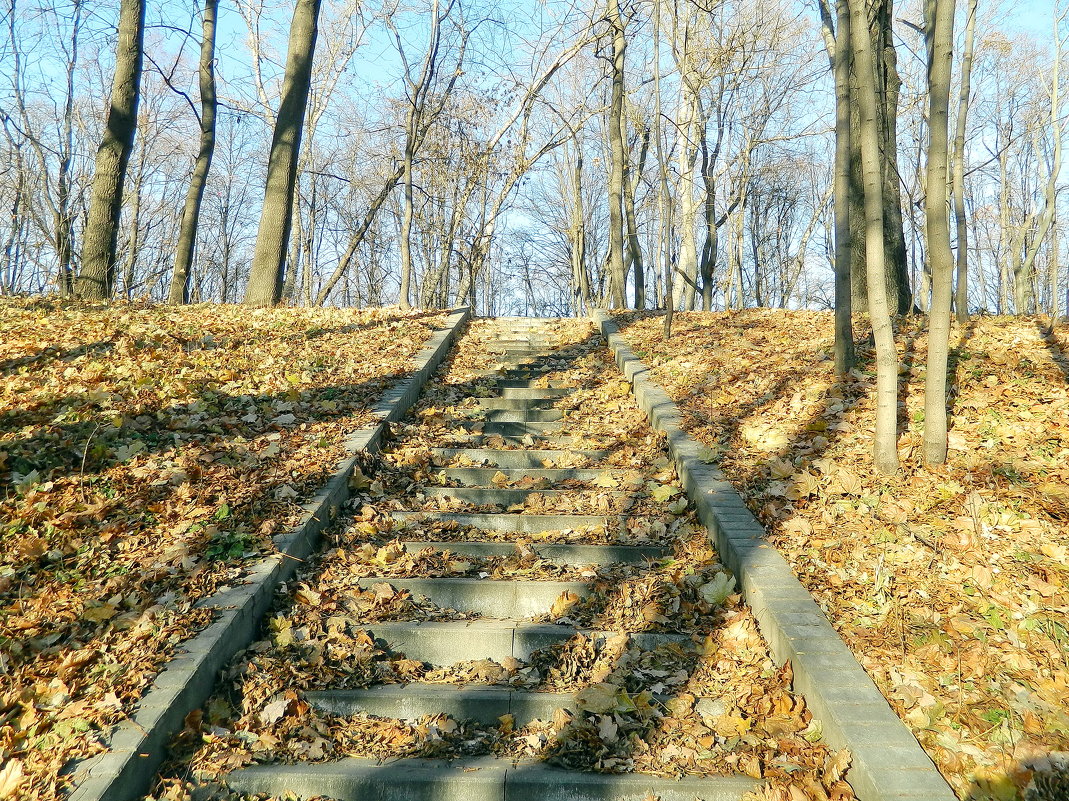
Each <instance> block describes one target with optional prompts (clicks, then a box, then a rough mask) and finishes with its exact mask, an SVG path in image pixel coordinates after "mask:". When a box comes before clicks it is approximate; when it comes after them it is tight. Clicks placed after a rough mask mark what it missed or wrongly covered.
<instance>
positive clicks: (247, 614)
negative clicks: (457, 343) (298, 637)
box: [70, 308, 470, 801]
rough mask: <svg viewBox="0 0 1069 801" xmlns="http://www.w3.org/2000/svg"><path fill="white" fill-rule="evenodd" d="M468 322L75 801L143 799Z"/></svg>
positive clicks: (390, 400)
mask: <svg viewBox="0 0 1069 801" xmlns="http://www.w3.org/2000/svg"><path fill="white" fill-rule="evenodd" d="M469 315H470V311H469V309H467V308H461V309H458V310H456V311H454V312H452V313H450V314H449V315H448V317H447V318H446V324H445V327H444V328H442V329H440V330H438V331H437V332H436V333H434V334H433V335H432V336H431V338H430V339H429V340H428V341H427V344H426V345H425V346H424V348H423V349H422V350H421V351H420V352H419V353H417V354H416V355H415V356H414V357H413V362H414V363H415V364H416V365H418V367H417V368H416V370H415V372H414V373H413V374H412V375H410V376H408V377H407V378H404V379H402V380H400V381H398V382H397V383H396V384H394V385H393V386H392V387H391V388H390V389H388V390H387V391H386V392H385V393H384V394H383V395H382V397H381V398H380V399H379V401H378V403H376V404H375V406H374V407H373V409H372V414H373V415H374V416H375V417H377V418H378V420H379V422H378V423H376V424H374V425H372V426H370V427H367V428H362V429H359V430H357V431H354V432H353V433H352V434H350V435H349V436H348V437H346V439H345V448H346V450H347V451H348V452H349V453H350V454H351V456H348V457H347V458H346V459H344V460H343V461H342V462H341V463H340V464H339V465H338V469H337V471H336V472H335V473H334V475H333V477H332V478H331V479H330V481H328V482H327V484H326V486H324V487H323V488H322V489H321V490H320V491H319V492H318V493H317V494H316V495H315V496H314V497H313V498H312V499H311V500H310V501H309V502H308V503H306V504H304V509H305V514H304V517H303V519H302V521H301V523H300V524H299V525H298V526H297V527H296V528H295V529H293V530H292V531H289V532H286V533H284V534H280V535H278V536H276V537H275V545H276V546H277V548H278V552H277V553H275V554H272V555H271V556H268V557H266V558H264V559H262V560H261V561H259V562H258V563H256V564H255V565H253V566H252V568H251V569H250V570H249V572H248V575H247V576H246V579H245V582H246V583H244V584H242V585H240V586H238V587H234V588H232V589H228V590H224V591H221V592H219V593H217V594H216V595H215V596H213V597H212V598H209V599H207V601H206V602H204V603H203V604H202V605H203V606H204V607H207V608H209V609H214V610H216V612H217V617H216V619H215V621H214V622H213V623H212V624H211V625H210V626H208V628H206V629H204V630H203V631H201V632H200V633H199V634H197V635H196V636H195V637H193V638H192V639H190V640H189V641H188V642H186V643H184V644H183V645H182V646H181V648H180V653H179V654H178V655H177V656H175V657H174V658H173V659H172V660H171V661H169V662H168V663H167V664H166V665H165V666H164V668H163V670H161V671H160V673H159V675H158V676H157V677H156V679H155V681H154V682H153V686H152V687H151V688H150V689H149V690H148V692H146V693H145V695H144V697H142V699H141V701H140V703H139V705H138V709H137V711H136V712H135V713H134V714H133V716H132V717H131V718H128V719H126V720H124V721H122V722H121V723H120V724H119V725H118V726H117V727H116V729H115V730H114V732H113V733H112V735H111V737H110V739H109V743H108V746H109V747H108V750H107V751H106V752H104V753H103V754H100V755H99V756H96V757H93V758H92V759H89V760H86V761H85V762H82V763H80V764H78V765H76V766H75V767H74V768H73V770H72V771H71V773H70V775H71V777H72V783H73V785H74V789H73V790H72V792H71V793H70V799H71V801H132V799H135V798H138V797H140V796H142V795H144V793H145V792H146V791H147V790H148V787H149V783H150V781H151V780H152V776H153V773H154V772H155V770H156V769H157V768H158V767H159V765H160V763H161V762H162V761H163V759H164V756H165V753H166V748H167V743H168V742H169V741H170V739H171V737H173V736H174V734H175V733H177V732H178V731H179V730H180V729H181V728H182V725H183V721H184V720H185V717H186V715H187V714H189V713H190V712H191V711H192V710H194V709H196V708H197V707H199V706H200V705H201V704H202V703H203V702H204V700H205V699H206V698H207V697H208V695H209V694H210V693H211V690H212V687H213V685H214V683H215V679H216V676H217V675H218V674H219V671H220V670H222V669H223V667H224V666H225V665H226V664H227V662H229V661H230V659H231V658H232V657H233V656H234V654H236V653H237V652H238V651H240V650H241V649H242V648H244V647H245V646H246V645H248V644H249V643H250V642H252V640H253V639H254V638H255V636H256V633H257V629H258V626H259V623H260V619H261V617H262V616H263V615H264V614H265V613H266V611H267V609H268V607H269V606H270V604H271V599H272V596H273V595H274V592H275V589H276V588H277V587H278V586H279V584H281V583H282V582H284V581H286V580H287V579H289V578H290V576H292V575H293V573H294V571H295V570H296V569H297V565H298V564H299V563H300V562H301V560H303V559H304V558H305V557H306V556H308V555H309V554H310V553H312V551H314V550H315V548H316V546H317V544H318V541H319V535H320V533H321V532H322V531H323V529H324V528H325V527H326V526H327V525H328V524H329V523H330V522H331V521H332V520H333V519H334V518H335V517H336V516H337V514H338V511H339V509H340V508H341V506H342V504H343V503H345V501H346V500H348V497H349V478H350V476H351V475H352V473H353V470H354V469H355V468H356V466H357V464H358V462H359V459H360V455H361V454H362V453H367V452H372V453H373V452H375V451H377V450H378V448H379V446H380V444H381V441H382V435H383V431H384V429H385V427H386V424H387V423H391V422H394V421H396V420H399V419H400V418H401V417H402V416H403V415H404V414H405V412H407V411H408V409H409V408H410V407H411V406H412V404H413V403H415V401H416V398H417V397H419V393H420V390H422V389H423V386H424V385H425V384H426V383H427V380H428V379H429V378H430V377H431V374H432V373H433V372H434V370H435V369H436V368H437V367H438V365H439V364H440V363H441V362H442V359H444V358H445V355H446V354H447V353H448V352H449V348H450V346H451V345H452V343H453V340H454V339H455V338H456V336H457V333H458V332H459V331H460V328H461V327H462V326H463V324H464V323H465V322H466V321H467V319H468V317H469Z"/></svg>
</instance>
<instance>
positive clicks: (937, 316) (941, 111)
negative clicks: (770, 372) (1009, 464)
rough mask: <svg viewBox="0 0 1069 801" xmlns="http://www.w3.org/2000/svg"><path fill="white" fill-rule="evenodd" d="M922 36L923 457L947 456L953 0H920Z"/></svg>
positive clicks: (930, 460) (935, 459)
mask: <svg viewBox="0 0 1069 801" xmlns="http://www.w3.org/2000/svg"><path fill="white" fill-rule="evenodd" d="M924 32H925V33H924V39H925V45H926V49H927V51H928V168H927V172H926V176H925V189H924V216H925V229H926V230H927V233H928V262H929V264H931V270H932V304H931V307H930V308H929V311H928V363H927V371H926V373H925V379H924V461H925V462H927V463H928V464H930V465H931V464H943V463H944V462H946V458H947V386H946V384H947V357H948V356H949V353H950V301H951V293H952V286H953V277H954V257H953V255H952V254H951V252H950V220H949V219H948V218H947V187H948V186H949V181H948V180H947V177H948V176H947V158H948V154H947V137H948V135H949V132H950V79H951V71H952V59H953V56H954V0H925V3H924Z"/></svg>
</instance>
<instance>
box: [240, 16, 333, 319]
mask: <svg viewBox="0 0 1069 801" xmlns="http://www.w3.org/2000/svg"><path fill="white" fill-rule="evenodd" d="M321 2H322V0H297V4H296V7H295V8H294V9H293V21H292V23H291V24H290V39H289V50H288V53H287V55H286V75H285V78H284V80H283V83H282V102H281V104H280V105H279V109H278V117H277V119H276V120H275V130H274V134H273V135H272V137H271V153H270V156H269V158H268V162H267V185H266V187H265V190H264V205H263V210H262V211H261V212H260V226H259V229H258V231H257V233H256V249H255V251H254V253H253V258H252V268H251V270H250V272H249V286H248V289H246V291H245V303H247V304H249V305H250V306H273V305H275V304H276V303H278V301H279V299H280V298H281V297H282V282H283V279H284V277H285V269H286V251H287V248H288V246H289V237H290V229H291V227H292V225H293V194H294V186H295V184H296V180H297V157H298V154H299V153H300V150H301V134H302V133H303V131H304V112H305V109H306V108H307V106H308V90H309V88H310V86H311V82H312V57H313V54H314V53H315V43H316V36H317V34H318V32H319V7H320V4H321Z"/></svg>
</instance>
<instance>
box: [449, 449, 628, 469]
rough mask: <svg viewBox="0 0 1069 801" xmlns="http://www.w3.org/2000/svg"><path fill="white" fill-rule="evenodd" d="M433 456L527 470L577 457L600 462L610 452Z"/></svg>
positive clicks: (467, 451) (492, 452)
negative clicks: (464, 459)
mask: <svg viewBox="0 0 1069 801" xmlns="http://www.w3.org/2000/svg"><path fill="white" fill-rule="evenodd" d="M431 454H432V455H434V456H435V457H437V458H439V459H459V458H466V459H470V460H471V461H473V462H475V463H476V464H488V465H491V466H493V467H510V468H517V467H522V468H527V467H536V468H537V467H545V465H546V462H547V461H548V462H551V463H553V464H556V463H557V462H559V461H560V460H562V459H569V458H572V457H574V456H576V455H578V456H581V457H584V458H587V459H590V460H591V461H600V460H602V459H604V458H606V457H607V456H608V455H609V452H608V451H591V450H559V449H545V448H544V449H537V450H536V449H531V450H523V451H519V450H514V451H506V450H500V449H497V448H431Z"/></svg>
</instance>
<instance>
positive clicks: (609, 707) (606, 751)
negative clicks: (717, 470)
mask: <svg viewBox="0 0 1069 801" xmlns="http://www.w3.org/2000/svg"><path fill="white" fill-rule="evenodd" d="M562 329H563V330H564V331H565V333H567V332H568V331H572V334H571V336H572V337H573V338H577V339H578V340H579V341H578V342H572V343H569V342H568V341H567V337H566V336H563V335H562V336H561V337H560V340H561V347H562V348H565V349H566V348H569V347H570V348H574V349H575V350H574V355H575V356H576V361H574V362H566V361H564V360H562V361H561V364H560V366H559V367H553V368H552V370H551V372H550V374H549V375H547V376H546V378H545V381H554V382H558V383H560V384H562V385H568V386H571V387H575V388H576V390H577V391H576V393H575V394H574V395H572V396H568V397H566V398H563V399H561V400H560V401H559V402H556V407H557V408H561V409H563V410H565V411H566V412H567V423H568V426H569V427H570V428H571V429H572V430H575V431H578V432H581V436H583V437H584V438H589V439H591V440H596V441H598V442H599V443H600V446H601V447H602V448H603V449H604V450H605V451H606V452H607V453H606V456H605V458H604V459H600V460H588V461H586V462H585V463H584V466H588V467H592V468H594V469H595V470H597V471H598V473H597V476H596V478H595V479H594V480H593V481H590V482H582V481H580V482H573V483H572V484H571V485H568V486H570V487H571V488H572V489H573V490H577V491H580V492H588V493H589V492H595V491H605V490H611V491H616V490H619V491H621V492H626V493H629V494H631V495H633V496H634V501H633V503H632V504H631V506H630V508H628V512H627V516H626V519H625V525H624V526H622V527H620V528H619V530H618V531H614V530H613V529H612V527H611V526H610V527H608V529H609V530H607V531H606V530H605V529H606V527H599V528H600V530H595V531H593V532H583V531H567V532H555V533H552V534H550V535H549V536H548V537H546V538H541V537H538V536H537V535H535V536H531V535H516V534H512V533H508V532H497V533H496V534H495V533H493V532H481V531H475V530H470V529H468V530H464V529H460V528H459V527H456V526H453V527H452V529H453V530H446V529H448V527H447V526H442V525H441V524H439V525H431V524H430V523H428V522H419V521H417V522H414V523H412V524H411V525H408V526H405V527H398V526H396V525H394V523H393V521H392V519H391V517H390V515H389V512H391V511H393V510H396V509H414V508H422V507H423V503H424V501H423V500H422V494H423V493H425V491H426V490H427V489H429V488H431V487H436V486H441V480H440V479H438V478H437V476H436V473H435V467H436V465H435V462H436V461H437V462H441V463H445V464H449V463H453V460H451V459H435V458H434V457H433V456H432V450H431V449H432V448H437V447H440V446H441V445H442V444H443V441H444V442H455V440H454V439H453V436H454V430H455V429H454V427H453V426H452V425H451V424H450V423H451V421H452V420H460V419H463V418H464V417H465V415H466V414H467V413H468V412H470V411H475V409H476V407H475V405H474V402H473V401H472V397H473V396H474V397H478V393H479V392H480V390H481V389H485V390H486V392H489V385H487V384H484V383H483V382H484V381H485V380H486V379H485V377H484V376H482V375H478V374H477V373H478V371H479V370H481V369H483V367H482V365H483V364H484V362H483V361H480V359H479V353H478V352H479V350H480V349H481V348H485V347H486V345H487V343H488V340H489V337H488V334H487V333H486V330H487V328H486V325H485V324H483V323H481V322H480V321H476V322H475V323H473V324H472V326H471V328H470V330H469V333H468V334H467V335H466V336H465V338H464V339H463V340H461V342H460V343H459V345H458V348H457V352H456V354H455V355H454V357H453V358H452V359H451V360H450V362H448V363H447V364H446V365H445V366H443V368H442V369H441V370H440V371H439V381H438V382H437V383H436V384H434V385H432V386H430V387H428V388H427V390H425V393H424V397H423V398H422V399H421V401H420V402H419V404H418V406H417V413H416V414H415V416H414V419H413V418H409V420H406V421H404V422H403V423H402V424H400V425H397V426H395V427H394V435H395V441H394V442H393V443H392V445H391V447H390V449H389V450H388V451H387V452H386V453H384V454H383V455H382V458H381V459H379V460H377V462H376V464H375V465H374V469H371V468H370V467H369V475H366V476H363V475H361V476H358V477H357V480H356V482H355V488H356V495H355V496H354V498H353V500H352V501H351V503H350V508H351V512H352V515H351V517H350V518H348V519H347V520H345V521H342V522H340V523H339V525H338V526H337V527H335V528H334V529H333V530H332V531H330V532H329V533H328V534H327V536H328V537H329V538H330V540H331V545H332V547H330V548H329V549H328V550H327V551H325V552H324V553H323V554H321V555H320V556H318V557H316V558H314V559H312V560H310V561H309V563H308V564H307V565H305V566H303V567H302V570H301V571H300V573H299V576H298V578H297V579H296V580H295V582H294V584H293V585H292V586H291V587H290V591H289V592H288V594H286V595H285V596H280V597H279V598H278V599H277V603H276V607H275V610H274V612H273V613H272V617H271V622H270V626H269V634H268V637H267V638H265V639H264V640H262V641H260V642H258V643H256V644H255V645H253V646H252V647H251V648H250V649H249V650H248V651H247V652H245V653H244V654H241V655H239V657H238V658H237V659H236V660H235V662H234V663H233V664H232V665H231V667H230V669H229V671H228V674H227V681H226V682H225V685H224V686H223V687H222V688H221V689H220V691H219V692H218V694H217V695H216V697H215V698H214V699H213V700H212V701H210V702H209V703H208V704H207V705H206V706H205V708H204V710H203V712H202V714H201V715H200V716H199V717H198V718H196V719H194V720H191V721H189V724H190V725H189V727H188V730H187V732H186V733H185V734H184V735H183V738H181V739H180V741H179V743H178V744H177V745H178V750H179V753H180V755H181V756H182V757H183V762H182V763H181V765H180V766H175V767H174V768H173V769H172V776H171V778H169V779H165V780H162V782H161V784H160V785H159V786H160V787H161V788H163V787H168V788H177V789H175V790H174V791H175V792H176V793H177V792H180V791H181V790H182V789H183V788H184V789H185V790H190V789H191V788H192V787H193V786H195V785H197V784H198V783H203V784H201V789H203V787H205V786H207V787H210V786H212V785H211V784H210V783H211V782H212V781H214V780H216V779H217V778H218V777H219V776H220V775H221V774H223V773H225V772H226V771H228V770H232V769H234V768H236V767H240V766H242V765H246V764H250V763H253V762H276V761H281V762H292V761H304V760H312V761H323V760H331V759H338V758H340V757H343V756H362V757H372V758H379V759H396V758H398V757H403V756H414V755H422V756H429V757H446V758H449V757H459V756H466V755H478V754H493V755H497V756H501V757H510V758H532V759H537V760H545V761H549V762H551V763H554V764H558V765H563V766H567V767H573V768H578V769H585V770H596V771H602V772H628V771H643V772H649V773H656V774H660V775H669V776H679V775H683V774H692V775H723V774H731V773H736V772H742V773H745V774H748V775H750V776H754V777H757V778H762V779H766V780H768V781H769V782H770V785H769V787H770V788H772V789H769V792H775V789H774V788H794V791H796V792H804V793H807V794H808V796H807V797H811V798H814V799H820V800H822V801H827V799H836V801H850V800H851V799H852V798H853V795H852V793H851V792H850V790H849V787H848V786H847V785H846V784H845V783H844V782H843V781H842V774H843V772H844V771H845V770H846V768H847V766H848V764H849V755H848V754H845V753H844V754H834V753H830V752H829V751H828V749H827V747H826V746H825V745H823V744H822V743H821V742H820V731H819V728H818V727H816V726H814V725H813V722H812V719H811V716H810V714H809V712H808V711H807V710H806V708H805V704H804V701H803V700H802V699H801V698H798V697H796V696H794V695H793V694H792V693H791V673H790V668H789V666H785V667H782V668H777V666H776V665H775V664H774V663H773V662H772V660H771V658H770V656H769V653H768V649H767V646H766V644H765V643H764V641H763V640H762V639H761V637H760V635H759V633H758V631H757V627H756V624H755V622H754V619H753V617H752V615H751V613H750V612H749V610H748V609H746V608H745V607H744V605H743V604H742V603H741V599H740V596H739V595H738V594H737V593H736V592H735V581H734V578H733V577H732V576H730V574H729V573H728V572H727V571H726V570H725V569H724V567H723V566H722V565H721V564H720V562H719V559H718V556H717V554H716V553H715V551H714V550H713V549H712V548H711V547H710V545H709V543H708V536H707V533H706V532H705V530H704V529H702V528H700V527H699V526H698V525H697V524H696V522H695V519H694V515H693V512H692V511H691V510H689V508H688V505H687V503H686V499H685V497H684V496H683V495H682V492H681V489H680V487H679V482H678V479H677V477H676V476H675V473H674V471H673V470H672V468H671V466H670V464H669V461H668V459H667V457H666V454H665V450H664V443H663V440H662V438H660V437H658V436H656V435H654V434H653V433H652V432H651V431H650V429H649V427H648V426H647V425H646V424H645V422H644V421H643V418H642V417H641V413H640V412H639V411H638V408H637V405H636V404H635V402H634V400H633V399H632V398H631V396H630V394H629V393H628V392H627V391H626V385H623V383H622V382H621V381H620V379H619V378H618V377H617V376H618V374H617V373H616V372H615V368H614V367H613V366H612V364H611V357H610V356H609V354H608V353H607V351H606V350H605V349H604V347H603V346H602V345H601V344H599V343H598V342H597V341H596V340H594V339H593V338H592V332H591V329H590V326H589V325H588V324H587V323H582V324H578V323H575V322H567V323H565V324H564V325H562ZM489 330H492V329H489ZM576 395H579V396H580V398H581V400H580V401H576V400H575V396H576ZM428 412H431V413H430V414H428ZM429 418H437V419H434V420H430V419H429ZM517 447H525V446H522V445H520V446H517ZM549 447H552V446H549ZM469 466H470V465H469ZM617 468H626V470H627V471H628V472H626V473H625V472H624V471H622V470H619V469H617ZM618 477H619V478H618ZM610 483H613V484H617V485H618V486H616V487H606V486H604V485H607V484H610ZM520 488H530V487H520ZM541 488H542V489H547V490H548V489H549V487H541ZM566 488H567V487H566ZM533 511H534V509H533V508H532V507H530V506H525V507H523V508H522V509H516V510H514V513H517V514H523V513H532V512H533ZM491 536H492V537H493V538H494V539H497V540H498V541H502V540H507V541H511V542H513V544H514V545H515V553H514V554H512V555H508V556H501V557H492V558H475V557H468V556H461V555H458V554H455V553H450V552H448V551H446V552H438V553H435V552H433V551H430V550H429V549H428V550H420V549H419V548H416V547H414V546H412V545H411V544H410V543H406V541H407V540H435V539H446V540H449V539H454V538H455V539H471V540H478V539H490V538H491ZM538 541H565V542H582V543H589V544H593V543H604V542H647V543H649V542H655V543H660V544H663V545H665V546H667V547H668V550H669V553H670V555H669V556H668V557H667V558H665V559H663V560H661V561H660V562H657V563H655V564H652V565H649V566H620V565H618V566H612V567H607V568H599V567H562V566H560V565H556V564H553V563H551V562H548V561H547V560H544V559H539V558H538V556H537V554H536V553H535V552H534V551H533V549H532V548H531V545H532V544H533V543H536V542H538ZM406 576H411V577H431V576H468V577H477V578H481V579H483V580H486V581H494V580H509V579H524V580H540V579H541V580H561V579H573V580H586V581H589V582H590V583H591V587H592V592H591V595H590V597H589V598H588V599H579V598H578V596H576V595H574V594H569V593H565V594H564V595H562V596H561V597H560V598H558V599H557V601H556V602H555V603H553V605H552V608H551V609H549V610H547V614H546V615H545V616H544V617H541V618H538V619H536V620H534V621H532V622H543V623H559V624H561V625H570V626H578V627H581V628H583V629H585V630H587V633H576V634H575V635H574V636H572V637H571V639H570V640H568V641H567V642H564V643H561V644H558V645H554V646H552V647H549V648H546V649H543V650H541V651H538V652H536V653H534V654H532V656H531V658H530V659H529V660H518V659H513V658H508V659H505V660H503V661H502V662H496V661H494V660H491V659H480V660H474V661H466V662H461V663H458V664H453V665H442V666H435V665H429V664H425V663H423V662H419V661H416V660H413V659H409V658H408V657H406V655H405V654H404V653H401V652H396V651H391V650H388V648H387V646H385V645H384V644H383V643H382V642H381V641H376V640H374V639H373V638H372V636H371V635H370V634H369V629H370V630H371V631H373V630H374V629H373V627H372V626H370V624H371V623H372V622H374V621H380V620H426V621H430V620H441V619H451V618H464V619H473V618H477V617H478V615H477V614H472V613H461V612H457V611H456V610H450V609H441V608H438V607H436V606H434V605H433V604H432V603H431V602H429V601H428V600H427V599H424V598H421V597H418V596H415V597H414V596H413V595H412V594H410V593H408V592H406V591H404V590H402V589H399V588H397V587H395V586H394V585H392V584H391V580H392V579H395V578H400V577H406ZM368 577H375V578H376V579H377V580H374V581H373V582H369V581H368V580H367V579H368ZM361 578H363V579H364V581H362V582H361V581H359V579H361ZM606 629H607V630H610V631H611V632H613V633H611V634H608V635H606V634H596V633H594V632H595V631H596V630H606ZM628 632H648V633H652V632H669V633H672V634H675V635H681V636H677V637H676V638H674V639H670V640H669V641H667V642H664V643H663V644H661V645H659V646H657V647H646V648H643V647H639V645H638V644H637V642H636V641H635V640H633V639H632V638H631V637H629V635H628ZM647 645H649V644H648V643H647ZM413 681H421V682H427V683H445V684H482V685H501V686H509V687H513V688H516V689H521V690H538V691H544V692H556V693H562V694H566V695H565V700H564V701H562V705H567V699H572V698H574V700H575V710H574V711H573V712H567V711H563V710H562V711H560V712H558V713H557V714H556V715H555V716H554V717H553V719H552V720H540V721H534V722H532V723H530V724H529V725H526V726H517V725H516V721H515V720H514V719H513V718H512V717H511V716H505V717H503V718H502V719H501V720H500V721H499V723H498V725H494V726H487V725H481V724H477V723H475V722H473V721H466V720H453V719H451V718H449V717H447V716H445V715H441V714H439V715H433V716H427V717H423V718H420V719H418V720H393V719H383V718H378V717H374V716H368V715H356V716H353V717H340V716H335V715H331V714H327V713H324V712H321V711H318V710H316V709H315V708H314V707H313V705H312V704H311V703H310V702H309V701H308V700H307V698H306V696H305V692H306V691H309V690H316V689H327V688H366V687H372V686H376V685H383V684H405V683H409V682H413ZM180 777H192V780H191V781H190V782H188V783H187V782H184V781H183V779H182V778H180ZM785 792H790V790H785ZM176 797H178V796H176Z"/></svg>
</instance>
